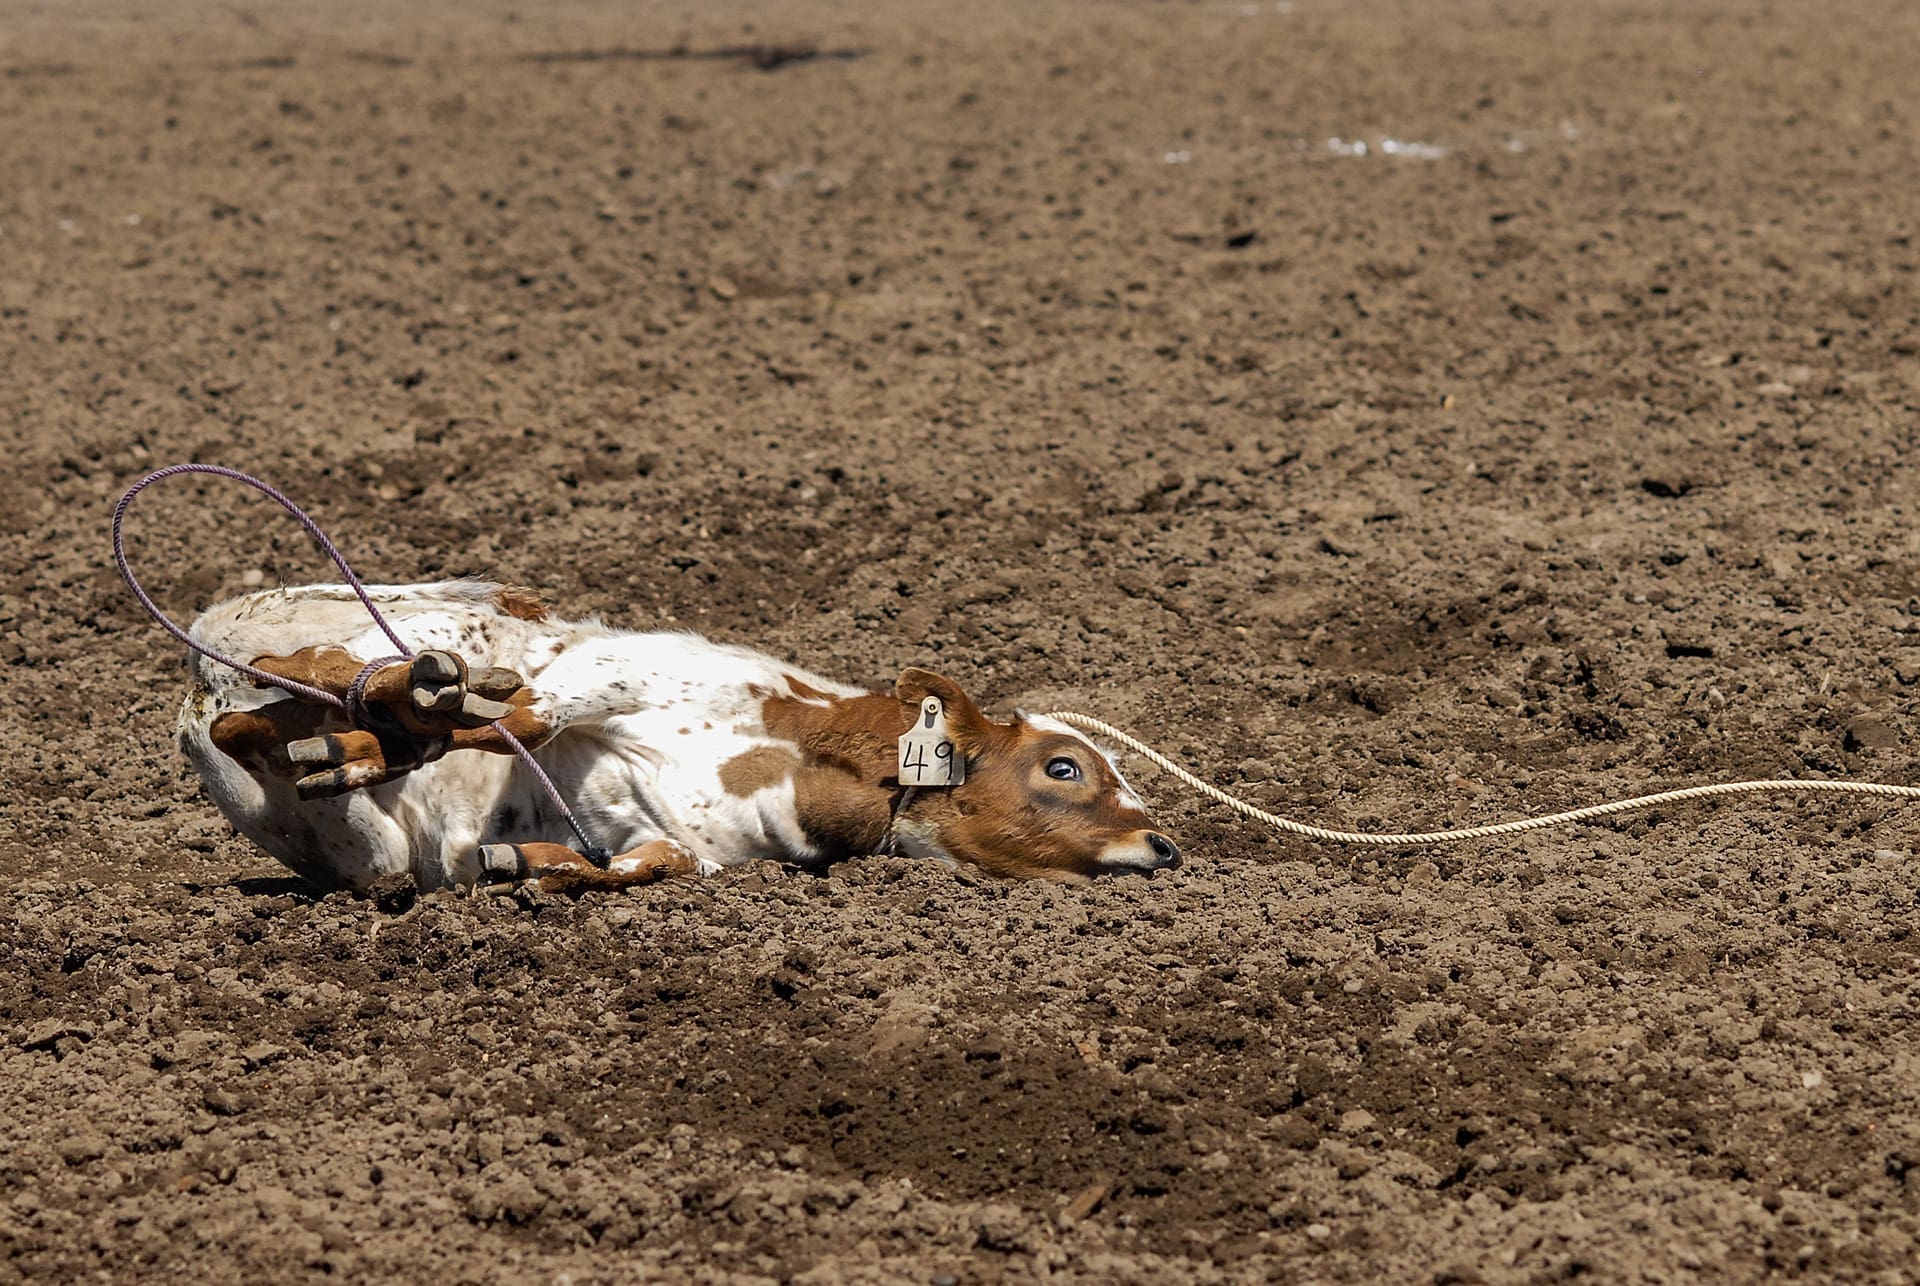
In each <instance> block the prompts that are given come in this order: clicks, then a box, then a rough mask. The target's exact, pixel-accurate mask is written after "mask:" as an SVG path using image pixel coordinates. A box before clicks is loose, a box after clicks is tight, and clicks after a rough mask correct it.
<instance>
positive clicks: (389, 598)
mask: <svg viewBox="0 0 1920 1286" xmlns="http://www.w3.org/2000/svg"><path fill="white" fill-rule="evenodd" d="M370 592H371V593H372V596H373V598H374V601H375V602H377V603H378V604H379V606H380V610H381V611H382V612H383V613H384V614H385V615H386V617H387V619H388V621H389V622H390V623H391V624H392V626H393V627H394V629H395V630H396V631H397V632H398V633H399V635H400V636H401V637H403V638H405V639H407V640H408V643H409V646H411V647H413V648H414V649H415V650H416V655H415V656H414V658H413V659H412V660H411V661H407V660H395V661H394V662H392V663H391V664H388V665H386V666H383V667H369V664H368V663H369V662H371V661H375V660H377V659H378V658H380V657H381V656H382V655H384V654H386V653H388V652H390V651H391V645H390V644H389V643H387V641H386V640H385V638H384V636H382V635H381V634H380V633H379V631H378V630H377V629H376V627H375V626H374V625H373V623H372V622H371V621H370V620H369V619H368V618H367V615H366V612H365V609H364V608H363V607H362V606H361V605H360V603H359V601H358V599H356V598H355V597H354V595H353V592H352V591H351V590H350V589H348V588H347V587H345V586H334V585H319V586H311V587H307V588H300V589H279V590H271V591H266V592H262V593H257V594H249V595H246V596H244V597H241V598H237V599H233V600H231V601H229V602H226V603H223V604H221V605H219V606H218V607H215V608H212V609H211V610H209V611H208V612H207V613H206V614H205V615H203V616H201V617H200V619H199V620H197V621H195V622H194V625H193V628H192V631H191V633H192V635H193V637H194V639H195V641H197V642H199V643H201V644H202V645H205V646H208V647H211V648H213V649H215V650H217V651H221V652H224V653H226V654H228V655H230V656H234V657H236V658H239V659H246V660H252V662H253V664H254V665H256V666H258V667H259V668H261V669H263V670H266V671H268V672H270V673H272V674H275V675H278V676H281V677H284V678H288V679H294V680H297V681H299V682H301V683H304V684H307V685H309V686H310V687H314V688H318V689H320V690H322V691H323V692H326V693H330V694H332V695H333V696H336V697H342V698H345V697H347V696H348V690H349V688H352V687H354V686H355V681H356V679H358V680H359V681H360V683H359V687H360V689H361V690H360V691H357V692H355V693H353V701H352V704H355V705H358V706H359V707H360V709H361V710H362V711H363V712H364V714H363V717H362V718H361V719H360V721H359V726H355V725H354V724H353V723H350V722H349V721H348V719H347V717H346V715H345V714H343V713H342V711H341V710H340V709H339V708H336V707H334V706H331V705H322V704H320V703H318V702H313V701H306V700H302V699H299V698H297V697H294V696H290V695H289V694H288V693H286V692H283V691H281V690H280V689H277V688H268V687H261V686H257V685H256V683H255V681H254V680H252V679H250V678H248V677H247V676H245V675H243V674H240V673H238V672H236V671H233V670H230V669H228V668H227V667H226V666H223V665H220V664H218V663H216V662H213V661H211V660H208V659H207V658H205V657H202V656H199V655H197V654H196V655H194V656H193V657H192V659H191V661H190V665H191V668H192V675H193V687H192V690H191V691H190V693H189V694H188V696H187V700H186V704H185V706H184V708H183V709H182V710H181V714H180V723H179V739H180V745H181V748H182V749H183V750H184V751H185V752H186V754H187V757H188V758H189V759H190V760H192V762H193V765H194V767H195V768H196V769H198V770H199V773H200V776H201V779H202V780H203V781H205V782H206V784H207V789H208V791H209V793H210V794H211V795H212V796H213V800H214V802H215V803H216V804H217V805H218V806H219V808H220V811H221V812H223V813H225V814H226V815H227V817H228V819H229V820H230V821H232V823H233V824H234V826H235V827H236V828H237V829H238V830H239V831H240V832H241V833H242V834H243V835H245V836H247V837H248V838H249V839H251V840H252V841H253V842H254V843H256V844H258V845H259V846H260V847H261V848H263V849H265V850H266V851H267V852H269V853H271V854H272V855H273V856H274V857H276V858H278V859H279V860H280V861H281V862H283V863H285V864H286V865H287V866H289V867H291V868H292V869H293V870H294V871H296V872H298V873H299V874H301V875H302V876H305V877H306V878H308V879H310V880H313V881H315V882H316V883H319V884H323V885H328V886H334V887H340V886H344V887H347V888H354V889H364V888H366V887H367V886H368V885H370V884H372V883H373V881H375V880H376V879H378V878H380V877H382V876H385V875H392V874H396V873H405V874H408V875H411V876H412V878H413V880H414V881H415V883H416V884H417V885H419V886H420V887H421V888H438V887H443V886H446V885H453V884H472V883H475V882H478V881H482V880H487V879H501V878H505V879H515V878H525V877H531V878H536V879H539V880H540V881H541V882H542V884H544V885H546V886H548V887H619V886H621V885H626V884H634V883H642V882H645V881H647V880H651V879H656V878H659V877H660V876H662V875H664V874H669V873H681V874H694V873H700V874H706V873H710V872H712V871H715V870H718V869H719V868H721V867H723V866H731V865H735V864H737V863H741V862H745V861H748V860H749V859H752V858H770V859H773V860H776V861H782V862H788V863H794V864H798V865H803V866H814V867H819V866H824V865H826V864H828V863H831V862H835V861H839V860H840V859H842V858H847V857H854V856H858V855H861V854H866V853H874V852H883V851H895V852H899V853H902V854H905V855H908V856H913V857H927V858H933V859H936V860H939V861H943V862H948V863H953V862H966V863H969V864H971V865H974V866H977V867H979V868H981V869H982V870H984V871H987V872H990V873H992V874H995V875H1001V876H1009V877H1015V878H1030V877H1039V878H1049V879H1072V878H1079V877H1086V876H1092V875H1099V874H1104V873H1109V872H1120V871H1138V872H1147V871H1153V870H1157V869H1161V868H1164V867H1171V866H1176V865H1178V864H1179V861H1180V853H1179V850H1178V849H1177V848H1175V847H1174V844H1173V842H1172V841H1171V840H1169V839H1168V838H1167V837H1166V836H1165V835H1162V834H1160V833H1159V831H1158V830H1157V829H1156V828H1155V827H1154V824H1153V821H1152V819H1150V818H1149V817H1148V816H1147V814H1146V811H1145V809H1144V808H1143V807H1142V805H1141V803H1140V801H1139V799H1138V798H1137V797H1136V796H1135V795H1134V794H1133V792H1132V791H1131V790H1129V789H1128V787H1127V784H1126V782H1124V781H1123V780H1122V779H1121V777H1120V774H1119V771H1118V770H1117V769H1116V767H1115V766H1114V765H1113V763H1112V762H1111V761H1109V760H1108V758H1107V757H1106V756H1105V755H1104V754H1102V753H1101V752H1100V751H1099V750H1098V749H1096V748H1095V747H1094V746H1093V744H1092V743H1090V742H1089V741H1087V740H1086V739H1085V738H1083V737H1082V736H1080V735H1079V734H1078V733H1076V732H1074V731H1073V730H1071V729H1069V728H1067V727H1066V726H1064V725H1062V724H1059V723H1056V722H1053V721H1050V720H1047V719H1044V718H1036V717H1030V716H1020V717H1016V718H1015V719H1014V720H1013V721H1012V722H1008V723H1001V722H997V721H995V720H992V719H989V718H988V717H987V716H986V715H984V714H982V713H981V711H980V708H979V707H978V706H976V705H975V704H974V703H973V701H972V700H971V699H969V698H968V696H967V694H966V693H965V692H963V691H961V690H960V688H959V687H958V686H957V685H955V684H954V683H953V682H952V681H951V680H948V679H945V678H943V677H941V676H940V675H937V674H934V673H931V672H929V671H927V670H919V669H909V670H907V671H905V672H904V673H903V674H901V676H900V681H899V683H898V685H897V686H896V688H895V690H894V692H893V693H891V694H881V693H869V692H863V691H860V690H858V689H855V688H850V687H847V686H845V685H842V684H838V683H834V682H832V681H830V680H827V679H823V678H820V677H818V676H817V675H813V674H808V673H806V672H805V671H803V670H800V669H798V668H796V667H794V666H790V665H786V664H783V663H782V662H780V661H778V660H776V659H774V658H773V657H771V656H768V655H766V654H764V653H761V652H756V651H753V650H752V649H749V648H743V647H730V646H726V645H724V644H719V643H713V642H709V641H708V640H706V639H703V638H700V637H698V636H696V635H692V634H674V633H653V634H645V633H635V632H632V631H626V630H615V629H610V628H608V627H606V626H604V625H601V624H600V623H598V622H597V621H584V622H577V621H562V620H557V619H555V618H554V617H553V616H552V615H551V614H550V613H549V611H548V610H547V608H546V606H545V604H543V603H542V602H541V601H540V600H539V599H538V598H537V597H535V596H534V595H532V594H530V593H528V592H526V591H522V590H516V589H511V588H507V587H504V586H499V585H490V584H485V583H480V582H475V581H448V582H441V583H437V584H426V585H403V586H383V587H375V588H373V589H372V590H371V591H370ZM363 671H365V673H363ZM928 696H934V697H938V698H939V699H940V701H941V703H942V704H943V705H944V707H945V712H946V720H947V730H948V733H949V735H950V736H951V738H952V740H953V742H954V745H955V747H956V750H957V753H959V754H961V755H963V756H964V758H965V766H966V773H965V780H964V782H963V783H962V784H960V785H957V786H951V787H941V788H927V789H919V790H913V789H906V788H903V787H902V786H901V785H900V784H899V781H898V776H897V770H898V762H897V758H896V755H897V745H898V741H899V738H900V736H901V734H902V733H903V732H904V731H905V730H906V729H907V728H908V727H909V726H910V725H911V724H912V722H913V720H914V719H915V717H916V716H917V715H918V713H919V712H920V706H921V702H922V701H923V699H925V698H926V697H928ZM496 722H497V723H498V724H499V725H501V726H504V727H506V728H507V729H508V730H509V731H510V732H512V733H513V734H514V736H515V737H517V738H519V739H520V740H521V741H522V742H524V743H525V744H526V745H527V746H528V747H530V748H533V749H534V750H535V751H536V754H537V758H538V759H539V762H540V763H541V765H542V767H544V768H545V769H546V771H547V773H548V774H549V775H550V776H551V777H552V778H553V781H554V783H555V785H556V786H557V787H558V789H559V791H560V793H561V794H562V795H563V796H564V797H565V798H566V799H567V800H568V801H569V802H570V803H571V805H572V807H573V809H574V811H575V813H576V815H577V816H578V818H579V820H580V822H581V824H582V825H583V827H584V828H585V830H586V831H587V833H588V834H589V835H590V836H592V837H593V838H594V839H595V840H596V841H597V842H598V843H600V844H602V845H604V846H606V848H607V849H608V850H609V851H611V852H613V853H615V854H618V855H619V856H617V857H615V858H614V859H613V860H612V862H611V864H610V866H609V867H607V868H606V869H601V868H599V867H596V866H594V865H592V864H591V863H589V862H588V861H586V860H585V859H584V858H583V857H582V856H581V855H580V854H578V853H576V852H574V851H573V850H571V849H569V848H566V847H565V846H564V845H563V844H562V843H561V842H560V841H563V840H564V839H565V838H566V837H567V836H568V833H569V832H568V829H567V826H566V823H565V819H564V818H563V817H561V816H560V815H559V813H558V810H557V809H555V808H554V807H553V805H552V803H551V802H550V801H549V799H548V798H547V796H546V795H545V794H544V792H543V791H542V789H541V788H540V787H539V786H538V785H537V783H536V782H535V781H534V780H533V779H532V775H531V774H530V773H528V772H527V771H526V769H525V768H524V767H523V766H522V765H521V764H520V763H519V761H518V760H517V759H516V758H515V757H514V755H513V753H512V747H511V745H510V744H509V742H508V741H507V739H505V738H503V737H501V736H500V734H499V732H498V731H497V730H496V727H495V724H496Z"/></svg>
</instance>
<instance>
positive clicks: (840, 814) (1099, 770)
mask: <svg viewBox="0 0 1920 1286" xmlns="http://www.w3.org/2000/svg"><path fill="white" fill-rule="evenodd" d="M928 695H933V696H937V697H939V698H940V701H941V704H942V705H944V706H945V707H946V718H947V728H948V731H949V732H950V733H951V734H952V736H953V738H954V742H955V744H956V746H957V747H958V748H959V750H960V751H961V753H963V754H964V755H966V757H967V780H966V782H965V783H964V784H962V785H959V786H953V787H937V788H929V789H925V790H920V791H917V792H915V793H914V795H913V796H912V799H911V801H909V802H906V803H905V804H904V806H902V808H901V812H900V821H901V829H902V833H903V834H911V835H913V836H915V837H917V838H919V839H921V840H923V841H924V842H926V843H927V844H929V845H931V846H932V847H934V848H937V849H938V850H939V851H940V852H942V853H945V854H947V855H948V856H950V857H952V858H953V859H955V860H956V861H962V862H967V863H969V864H971V865H973V866H977V867H979V868H981V869H982V870H985V871H987V872H989V873H991V874H994V875H1000V876H1005V877H1008V878H1012V879H1077V878H1082V877H1086V876H1093V875H1098V874H1102V873H1103V872H1104V871H1105V870H1106V869H1107V867H1106V866H1105V865H1103V862H1102V855H1103V854H1104V853H1105V852H1106V851H1107V850H1108V848H1109V846H1110V845H1114V844H1116V843H1125V842H1128V841H1136V842H1141V843H1144V842H1145V839H1144V837H1145V836H1146V835H1148V834H1151V833H1154V832H1153V822H1152V820H1151V819H1150V818H1148V816H1147V815H1146V814H1145V813H1143V812H1141V811H1140V810H1139V809H1137V808H1130V807H1127V806H1125V805H1122V804H1121V803H1120V800H1119V796H1120V794H1121V793H1122V790H1123V787H1122V783H1121V781H1120V779H1119V776H1118V774H1116V773H1115V772H1114V770H1113V766H1112V765H1111V764H1109V763H1108V762H1107V760H1106V757H1105V756H1104V755H1102V754H1100V753H1099V752H1098V751H1097V750H1095V749H1094V748H1093V747H1092V746H1090V745H1088V744H1087V743H1086V742H1084V741H1082V740H1080V739H1079V738H1077V737H1073V736H1069V735H1066V734H1063V733H1058V732H1048V731H1043V730H1041V729H1038V728H1035V727H1033V726H1032V725H1030V724H1027V723H1025V722H1013V723H998V722H996V721H994V720H992V719H989V718H988V717H987V716H986V715H985V714H983V713H981V710H980V707H979V706H977V705H976V704H974V702H973V700H972V698H970V697H969V696H968V695H967V694H966V693H965V692H964V691H963V690H962V689H961V688H960V686H959V685H958V684H956V683H954V682H953V681H952V680H951V679H947V678H944V677H943V676H941V675H938V674H934V673H932V672H931V671H928V670H919V669H910V670H907V671H905V672H904V673H903V674H902V675H901V676H900V683H899V685H898V687H897V688H896V690H895V693H894V695H893V696H890V697H889V696H882V695H873V696H863V697H841V698H829V699H828V701H827V704H825V705H820V704H818V703H817V702H815V701H811V700H807V699H805V698H804V697H803V696H793V697H789V696H785V695H779V694H768V695H767V696H766V697H765V698H764V699H763V700H762V703H761V713H762V718H763V720H764V723H765V726H766V729H767V731H768V732H769V733H770V734H771V735H773V736H775V737H779V738H781V739H783V740H786V741H791V742H792V743H793V744H794V745H796V746H798V747H799V748H800V750H801V752H802V753H803V754H804V755H805V761H804V762H803V763H802V764H801V765H800V767H799V769H798V771H796V772H795V773H794V775H793V776H794V803H795V808H796V811H797V812H798V814H799V819H800V825H801V828H802V829H803V830H805V831H806V833H807V836H808V838H809V839H810V840H812V841H813V842H814V843H815V844H817V845H819V846H820V847H821V848H822V849H823V850H826V851H828V852H829V853H831V854H835V855H839V856H850V855H853V854H856V853H867V852H872V851H874V849H875V848H877V847H878V846H879V845H880V844H881V842H882V841H883V840H884V839H885V837H886V834H887V830H888V826H889V824H890V823H891V822H892V820H893V810H894V808H895V805H896V802H897V801H900V800H901V799H902V795H901V792H900V787H899V783H898V767H899V738H900V734H901V733H902V732H904V731H905V730H906V729H907V728H908V727H909V726H910V725H911V724H912V722H913V720H914V719H915V718H916V717H917V716H918V714H919V709H920V702H921V701H922V700H923V699H924V698H925V697H927V696H928ZM1061 756H1068V757H1071V758H1072V759H1073V760H1074V762H1075V763H1076V764H1078V765H1079V767H1080V769H1081V778H1082V779H1081V780H1080V781H1077V782H1061V781H1055V780H1053V779H1051V778H1049V777H1048V776H1047V772H1046V767H1047V764H1048V762H1049V761H1050V760H1052V759H1054V758H1058V757H1061Z"/></svg>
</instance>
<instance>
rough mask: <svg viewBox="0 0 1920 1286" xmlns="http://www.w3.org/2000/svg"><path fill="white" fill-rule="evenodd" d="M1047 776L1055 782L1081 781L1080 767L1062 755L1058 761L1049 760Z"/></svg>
mask: <svg viewBox="0 0 1920 1286" xmlns="http://www.w3.org/2000/svg"><path fill="white" fill-rule="evenodd" d="M1047 776H1049V777H1051V778H1053V779H1054V780H1055V781H1079V780H1080V765H1079V764H1076V763H1075V762H1073V760H1071V759H1069V758H1067V757H1066V756H1065V755H1061V756H1060V757H1059V758H1057V759H1049V760H1047Z"/></svg>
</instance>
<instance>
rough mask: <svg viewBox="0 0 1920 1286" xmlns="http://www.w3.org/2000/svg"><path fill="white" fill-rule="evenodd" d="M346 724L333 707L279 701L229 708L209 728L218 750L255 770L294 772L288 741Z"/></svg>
mask: <svg viewBox="0 0 1920 1286" xmlns="http://www.w3.org/2000/svg"><path fill="white" fill-rule="evenodd" d="M343 726H344V723H343V722H342V720H341V719H340V718H339V717H338V715H337V714H336V713H335V711H334V710H333V708H332V707H331V706H322V705H308V704H307V703H305V702H303V701H276V702H274V703H272V704H271V705H264V706H261V707H260V708H259V709H257V710H229V711H227V712H226V713H225V714H222V715H220V716H219V717H218V718H216V719H215V720H214V721H213V723H212V724H211V725H210V726H209V727H208V729H207V739H208V740H210V741H211V742H213V745H214V749H216V750H218V751H219V752H220V753H221V754H223V755H225V756H227V758H229V759H231V760H233V761H234V762H235V763H237V764H239V765H240V766H241V767H242V768H245V769H247V770H249V771H250V772H254V773H272V774H273V775H275V776H278V777H288V776H293V775H294V768H293V762H292V761H291V760H289V759H288V758H287V743H288V742H289V741H298V740H300V739H301V738H303V737H313V736H318V735H320V734H321V733H325V732H332V731H334V730H336V729H339V728H341V727H343Z"/></svg>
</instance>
